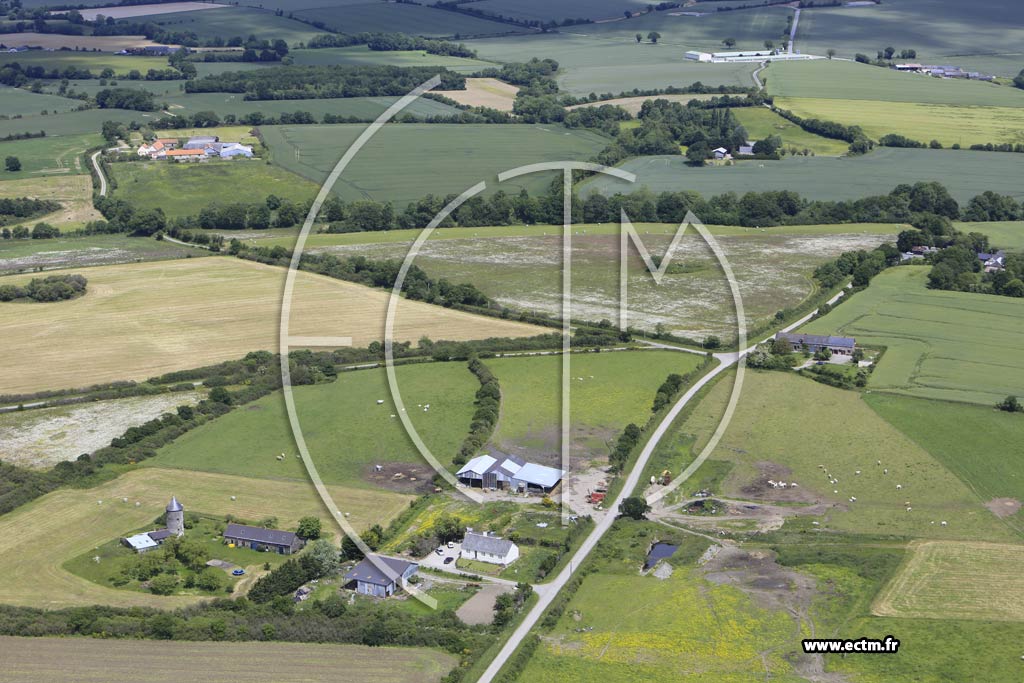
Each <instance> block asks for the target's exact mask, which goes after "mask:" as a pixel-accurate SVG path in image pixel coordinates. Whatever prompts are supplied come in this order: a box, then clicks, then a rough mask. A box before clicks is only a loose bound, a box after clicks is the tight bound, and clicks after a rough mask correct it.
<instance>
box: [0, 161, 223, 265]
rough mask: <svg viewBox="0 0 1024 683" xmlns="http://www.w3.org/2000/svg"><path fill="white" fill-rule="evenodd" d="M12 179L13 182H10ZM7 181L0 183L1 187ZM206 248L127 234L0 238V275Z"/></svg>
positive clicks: (191, 253) (187, 254)
mask: <svg viewBox="0 0 1024 683" xmlns="http://www.w3.org/2000/svg"><path fill="white" fill-rule="evenodd" d="M12 182H14V181H12ZM4 185H6V183H3V184H0V190H2V189H3V188H4ZM209 254H210V252H208V251H206V250H205V249H195V248H192V247H185V246H182V245H180V244H172V243H171V242H166V241H161V242H158V241H156V240H152V239H145V238H139V237H128V236H127V235H89V236H87V237H61V238H59V239H49V240H4V241H0V275H9V274H12V273H27V272H29V271H35V270H40V269H41V270H54V269H59V268H76V267H82V266H109V265H113V264H115V263H132V262H136V261H162V260H164V259H180V258H194V257H198V256H208V255H209Z"/></svg>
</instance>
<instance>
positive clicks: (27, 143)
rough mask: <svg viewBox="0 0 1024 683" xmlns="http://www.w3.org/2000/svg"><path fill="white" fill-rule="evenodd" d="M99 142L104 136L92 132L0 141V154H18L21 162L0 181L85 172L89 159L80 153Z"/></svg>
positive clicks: (5, 173) (86, 171)
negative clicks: (16, 168) (90, 133)
mask: <svg viewBox="0 0 1024 683" xmlns="http://www.w3.org/2000/svg"><path fill="white" fill-rule="evenodd" d="M102 141H103V138H102V137H100V135H99V134H95V135H68V136H62V137H45V138H32V139H29V140H10V141H8V142H0V155H3V156H4V157H8V156H14V157H18V159H19V160H20V161H21V170H20V171H17V172H15V173H11V172H10V171H4V172H3V175H2V176H0V181H8V180H27V179H46V178H48V177H52V176H60V175H76V174H79V173H88V172H89V171H88V167H87V166H86V163H88V162H87V160H85V159H84V158H83V157H82V154H83V153H84V152H85V150H87V149H89V148H90V147H93V146H96V145H98V144H100V143H101V142H102ZM8 191H9V190H8Z"/></svg>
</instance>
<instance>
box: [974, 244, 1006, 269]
mask: <svg viewBox="0 0 1024 683" xmlns="http://www.w3.org/2000/svg"><path fill="white" fill-rule="evenodd" d="M978 260H979V261H981V267H982V269H983V270H984V271H985V272H986V273H994V272H996V271H999V270H1003V269H1004V268H1006V252H1004V251H1003V250H1002V249H1000V250H999V251H997V252H995V253H994V254H987V253H980V254H978Z"/></svg>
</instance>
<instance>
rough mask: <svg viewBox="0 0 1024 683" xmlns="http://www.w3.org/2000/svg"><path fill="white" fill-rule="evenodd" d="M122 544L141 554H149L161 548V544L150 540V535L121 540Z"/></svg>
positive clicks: (128, 537)
mask: <svg viewBox="0 0 1024 683" xmlns="http://www.w3.org/2000/svg"><path fill="white" fill-rule="evenodd" d="M121 543H123V544H125V545H126V546H128V547H129V548H131V549H132V550H134V551H135V552H137V553H139V554H142V553H148V552H149V551H150V550H154V549H156V548H159V547H160V544H159V543H157V542H156V541H155V540H153V539H152V538H150V536H149V534H135V535H134V536H127V537H125V538H122V539H121Z"/></svg>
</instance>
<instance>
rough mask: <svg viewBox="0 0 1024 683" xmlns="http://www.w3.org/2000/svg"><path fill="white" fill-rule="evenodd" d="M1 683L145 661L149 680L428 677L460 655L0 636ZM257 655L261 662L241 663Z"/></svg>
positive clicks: (126, 676) (133, 672) (402, 682)
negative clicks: (189, 678)
mask: <svg viewBox="0 0 1024 683" xmlns="http://www.w3.org/2000/svg"><path fill="white" fill-rule="evenodd" d="M0 658H2V659H3V660H4V664H5V666H4V670H3V671H2V672H0V681H2V682H3V683H15V681H17V683H42V682H43V681H56V680H67V678H68V677H69V676H73V677H74V679H75V680H76V681H80V682H81V683H103V682H104V681H111V680H120V681H130V680H133V679H137V676H138V674H139V662H140V661H145V662H146V669H147V671H146V680H147V681H150V683H176V681H180V680H181V679H182V677H183V676H197V677H202V678H209V679H210V680H216V681H219V683H306V682H307V681H310V680H324V679H328V678H333V679H337V678H338V676H339V672H344V674H341V675H342V676H344V678H345V679H346V680H350V681H379V683H421V682H423V683H433V682H434V681H439V680H441V677H442V676H444V675H445V674H446V673H447V672H448V670H449V669H451V668H452V667H453V666H454V665H455V664H456V663H457V662H456V659H455V658H454V657H452V656H451V655H448V654H445V653H443V652H439V651H437V650H430V649H427V648H411V647H410V648H407V647H386V648H381V647H367V646H365V645H321V644H316V643H266V642H258V641H253V642H243V643H238V642H235V643H228V642H222V643H202V642H158V641H140V640H103V641H101V640H96V639H93V638H12V637H4V638H0ZM243 661H244V662H253V661H260V665H259V666H258V667H254V666H246V667H239V666H238V662H243Z"/></svg>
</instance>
